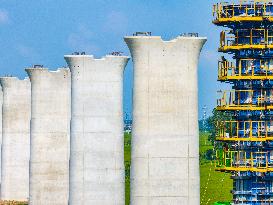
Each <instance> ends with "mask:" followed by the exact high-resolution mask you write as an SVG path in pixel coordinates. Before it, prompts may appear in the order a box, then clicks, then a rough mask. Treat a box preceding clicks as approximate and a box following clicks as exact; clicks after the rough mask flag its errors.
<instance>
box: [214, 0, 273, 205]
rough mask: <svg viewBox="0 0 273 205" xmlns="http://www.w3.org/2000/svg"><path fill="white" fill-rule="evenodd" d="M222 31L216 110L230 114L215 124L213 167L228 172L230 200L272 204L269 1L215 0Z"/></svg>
mask: <svg viewBox="0 0 273 205" xmlns="http://www.w3.org/2000/svg"><path fill="white" fill-rule="evenodd" d="M213 16H214V19H213V23H214V24H215V25H217V26H223V27H225V28H226V29H227V30H225V31H222V32H221V35H220V47H219V52H222V53H224V54H226V53H228V54H230V56H225V57H222V59H221V60H220V61H219V69H218V72H219V74H218V80H219V81H220V82H226V83H229V84H231V86H232V90H228V91H220V98H219V99H218V100H217V110H218V111H221V112H225V113H228V114H230V116H231V118H230V119H226V120H225V121H221V122H220V123H219V124H218V126H217V136H216V140H217V151H216V170H218V171H222V172H230V173H231V178H232V179H233V190H232V191H231V192H232V194H233V202H232V204H255V205H267V204H268V205H269V204H273V3H272V0H271V1H268V0H263V1H262V0H259V1H256V0H254V1H253V0H252V1H250V0H245V1H239V2H237V3H226V2H225V3H218V4H216V5H214V7H213Z"/></svg>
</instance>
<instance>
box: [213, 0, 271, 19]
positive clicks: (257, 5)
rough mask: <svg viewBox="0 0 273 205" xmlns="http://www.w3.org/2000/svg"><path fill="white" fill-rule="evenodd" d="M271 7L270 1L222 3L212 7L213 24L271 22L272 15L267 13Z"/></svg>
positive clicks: (255, 0) (269, 12) (247, 0)
mask: <svg viewBox="0 0 273 205" xmlns="http://www.w3.org/2000/svg"><path fill="white" fill-rule="evenodd" d="M271 6H272V1H271V0H254V1H249V0H245V1H240V2H239V3H237V4H235V3H228V2H222V3H217V4H215V5H213V17H214V23H221V22H228V21H262V20H263V18H265V17H266V18H267V19H269V20H271V17H273V13H272V12H271V11H268V10H269V8H271Z"/></svg>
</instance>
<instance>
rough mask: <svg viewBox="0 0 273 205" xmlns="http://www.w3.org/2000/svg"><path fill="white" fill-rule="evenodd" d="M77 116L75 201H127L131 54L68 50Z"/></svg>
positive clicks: (77, 204) (98, 204)
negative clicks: (126, 94) (126, 93)
mask: <svg viewBox="0 0 273 205" xmlns="http://www.w3.org/2000/svg"><path fill="white" fill-rule="evenodd" d="M65 59H66V61H67V63H68V65H69V68H70V70H71V79H72V110H71V111H72V119H71V153H70V199H69V204H70V205H124V201H125V200H124V192H125V191H124V181H125V176H124V160H123V113H122V96H123V71H124V68H125V66H126V64H127V62H128V57H126V56H112V55H107V56H106V57H103V58H101V59H95V58H94V57H93V56H90V55H68V56H65Z"/></svg>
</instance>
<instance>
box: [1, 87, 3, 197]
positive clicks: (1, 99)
mask: <svg viewBox="0 0 273 205" xmlns="http://www.w3.org/2000/svg"><path fill="white" fill-rule="evenodd" d="M2 106H3V91H2V87H0V190H1V175H2V174H1V172H2V168H1V167H2ZM0 194H1V191H0Z"/></svg>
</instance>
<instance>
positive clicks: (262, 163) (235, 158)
mask: <svg viewBox="0 0 273 205" xmlns="http://www.w3.org/2000/svg"><path fill="white" fill-rule="evenodd" d="M215 165H216V169H217V170H221V171H259V172H267V171H273V155H272V153H270V152H246V151H230V150H227V151H225V150H217V151H216V160H215Z"/></svg>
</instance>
